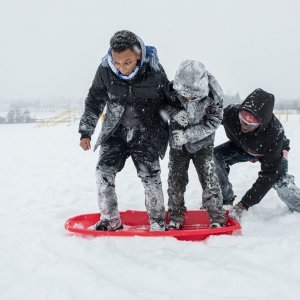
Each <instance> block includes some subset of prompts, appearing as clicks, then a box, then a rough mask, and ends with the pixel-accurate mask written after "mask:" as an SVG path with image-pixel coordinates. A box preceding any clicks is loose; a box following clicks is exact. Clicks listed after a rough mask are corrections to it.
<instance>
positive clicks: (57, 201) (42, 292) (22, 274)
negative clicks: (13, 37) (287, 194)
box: [0, 116, 300, 300]
mask: <svg viewBox="0 0 300 300" xmlns="http://www.w3.org/2000/svg"><path fill="white" fill-rule="evenodd" d="M299 122H300V120H299V116H290V118H289V121H288V122H287V123H285V122H284V123H283V125H284V127H285V129H286V133H287V136H288V137H289V138H290V139H291V151H290V156H289V161H290V173H291V174H294V175H295V176H296V183H297V184H298V185H300V159H299V156H298V155H297V154H298V153H299V151H300V136H299V133H298V128H299V124H300V123H299ZM98 131H99V128H98ZM0 135H1V140H2V143H1V150H0V157H1V168H0V178H1V181H0V185H1V188H0V192H1V196H0V199H1V212H0V228H1V229H0V230H1V236H0V239H1V240H0V299H23V300H25V299H30V300H31V299H39V300H41V299H51V300H52V299H56V300H58V299H62V300H67V299H70V300H71V299H72V300H75V299H78V300H81V299H110V300H111V299H130V300H134V299H149V300H150V299H151V300H153V299H163V300H168V299H172V300H174V299H213V300H214V299H239V300H240V299H260V300H261V299H270V300H271V299H285V300H288V299H295V300H296V299H299V295H300V230H299V228H300V215H299V214H298V213H294V214H291V213H289V212H288V210H287V208H286V207H285V205H284V204H283V203H282V202H281V201H280V200H279V198H278V196H277V194H276V192H274V191H273V190H272V191H270V192H269V193H268V195H267V196H266V197H265V198H264V199H263V201H262V202H261V203H260V204H259V205H257V206H255V207H254V208H252V209H250V210H249V212H248V214H247V216H245V218H244V219H243V221H242V226H243V233H242V235H240V236H216V237H210V238H209V239H207V240H205V241H204V242H182V241H177V240H175V239H172V238H138V237H135V238H83V237H79V236H75V235H72V234H69V233H68V232H66V231H65V229H64V228H63V225H64V222H65V220H66V219H68V218H69V217H71V216H74V215H78V214H83V213H90V212H96V211H98V208H97V204H96V187H95V178H94V170H95V165H96V162H97V159H98V152H96V153H95V152H92V151H90V152H84V151H82V150H81V149H80V148H79V135H78V134H77V124H74V125H71V126H64V125H60V126H58V127H51V128H43V129H34V128H32V125H31V124H28V125H25V124H24V125H1V126H0ZM225 140H226V138H225V135H224V132H223V129H222V128H220V129H218V131H217V138H216V144H219V143H221V142H222V141H225ZM93 141H94V140H93ZM167 163H168V157H167V156H166V158H165V159H164V160H163V161H162V178H163V188H164V192H165V203H166V204H167V197H166V188H167V181H166V179H167V173H168V170H167ZM257 171H258V164H251V163H245V164H239V165H238V166H234V167H233V168H232V172H231V175H230V178H231V180H232V182H233V185H234V189H235V192H236V194H237V195H238V197H241V196H242V195H243V193H244V192H245V191H246V190H247V189H248V188H249V187H250V186H251V185H252V183H253V182H254V180H255V178H256V176H257ZM189 175H190V183H189V185H188V189H187V193H186V201H187V206H188V209H197V208H199V207H200V205H201V203H200V199H201V188H200V186H199V183H198V179H197V176H196V172H195V170H194V167H192V166H191V168H190V172H189ZM117 194H118V197H119V208H120V210H126V209H137V210H144V197H143V189H142V184H141V183H140V181H139V179H138V177H137V175H136V171H135V169H134V166H133V163H132V162H131V160H130V159H129V160H128V161H127V163H126V166H125V169H124V170H123V171H122V173H120V174H119V175H118V176H117Z"/></svg>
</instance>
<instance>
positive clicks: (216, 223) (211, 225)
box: [209, 222, 223, 228]
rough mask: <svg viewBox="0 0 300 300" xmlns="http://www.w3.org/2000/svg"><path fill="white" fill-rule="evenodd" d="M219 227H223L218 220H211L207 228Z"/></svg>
mask: <svg viewBox="0 0 300 300" xmlns="http://www.w3.org/2000/svg"><path fill="white" fill-rule="evenodd" d="M220 227H223V225H222V224H220V223H218V222H213V223H211V224H210V226H209V228H220Z"/></svg>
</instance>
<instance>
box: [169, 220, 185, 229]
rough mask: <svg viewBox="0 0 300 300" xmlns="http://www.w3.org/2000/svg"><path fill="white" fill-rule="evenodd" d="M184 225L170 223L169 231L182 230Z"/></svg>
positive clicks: (171, 221)
mask: <svg viewBox="0 0 300 300" xmlns="http://www.w3.org/2000/svg"><path fill="white" fill-rule="evenodd" d="M182 227H183V224H182V223H181V222H175V221H173V220H170V221H169V224H168V225H167V227H166V229H167V230H179V229H182Z"/></svg>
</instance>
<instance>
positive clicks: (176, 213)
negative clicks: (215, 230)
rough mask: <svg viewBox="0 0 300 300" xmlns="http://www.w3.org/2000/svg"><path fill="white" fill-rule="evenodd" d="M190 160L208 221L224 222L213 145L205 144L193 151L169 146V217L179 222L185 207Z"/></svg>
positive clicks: (181, 220)
mask: <svg viewBox="0 0 300 300" xmlns="http://www.w3.org/2000/svg"><path fill="white" fill-rule="evenodd" d="M190 160H192V161H193V163H194V166H195V168H196V171H197V174H198V178H199V181H200V183H201V186H202V191H203V192H202V207H203V208H205V209H206V210H207V212H208V214H209V216H210V219H211V222H212V223H213V222H217V223H221V224H223V223H224V222H225V220H226V217H225V211H224V210H223V208H222V193H221V190H220V186H219V181H218V177H217V175H216V172H215V164H214V160H213V145H209V146H206V147H204V148H202V149H200V150H199V151H198V152H196V153H193V154H191V153H189V152H188V151H186V150H176V149H170V153H169V176H168V196H169V200H168V212H169V219H170V220H173V221H174V222H178V223H182V222H183V220H184V217H185V215H184V212H185V211H186V207H185V201H184V193H185V191H186V186H187V184H188V181H189V179H188V168H189V164H190Z"/></svg>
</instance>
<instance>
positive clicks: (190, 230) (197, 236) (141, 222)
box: [64, 210, 241, 241]
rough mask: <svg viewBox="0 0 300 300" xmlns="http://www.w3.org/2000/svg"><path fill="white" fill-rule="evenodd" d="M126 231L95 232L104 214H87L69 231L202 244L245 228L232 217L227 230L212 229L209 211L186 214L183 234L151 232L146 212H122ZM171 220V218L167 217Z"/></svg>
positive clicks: (77, 218) (68, 227)
mask: <svg viewBox="0 0 300 300" xmlns="http://www.w3.org/2000/svg"><path fill="white" fill-rule="evenodd" d="M120 216H121V219H122V223H123V225H124V229H122V230H117V231H97V230H93V229H91V228H92V226H93V225H94V224H95V223H97V222H98V221H99V220H100V213H90V214H83V215H78V216H74V217H71V218H69V219H68V220H67V221H66V222H65V226H64V227H65V229H66V230H68V231H69V232H72V233H76V234H79V235H83V236H90V237H134V236H141V237H173V238H176V239H178V240H182V241H201V240H204V239H206V238H208V237H209V236H211V235H223V234H225V235H232V234H234V235H238V234H240V233H241V225H240V224H239V223H238V222H237V221H235V220H234V219H232V218H230V217H228V211H227V221H226V225H225V226H224V227H220V228H209V219H208V215H207V212H206V211H205V210H190V211H187V212H186V219H185V223H184V227H183V229H181V230H169V231H154V232H153V231H149V220H148V215H147V212H146V211H136V210H127V211H124V212H120ZM167 220H168V217H167Z"/></svg>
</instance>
